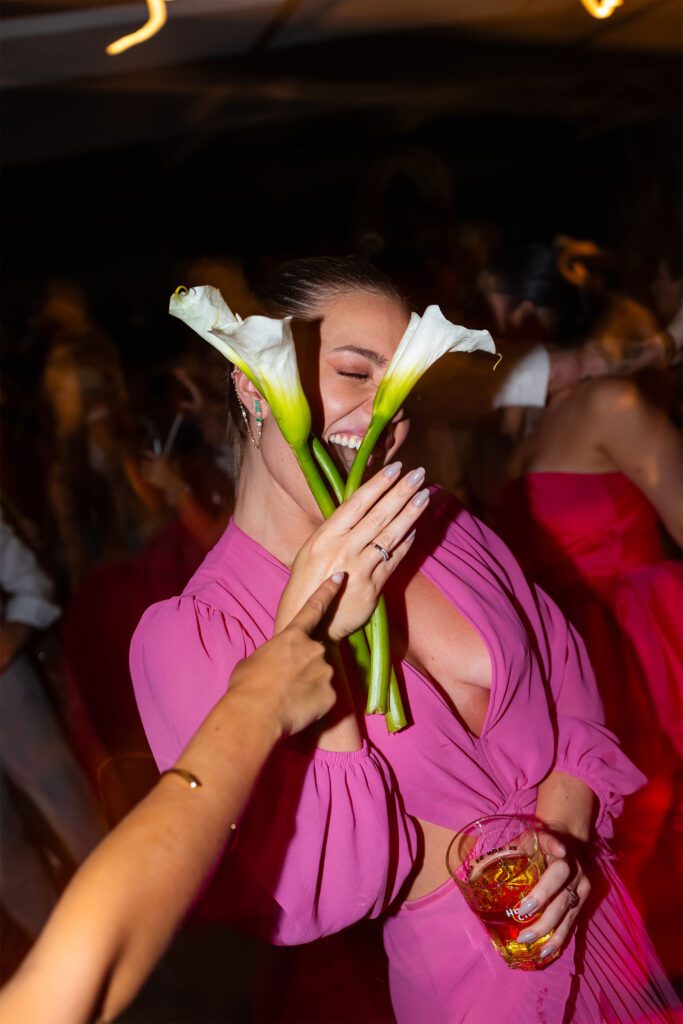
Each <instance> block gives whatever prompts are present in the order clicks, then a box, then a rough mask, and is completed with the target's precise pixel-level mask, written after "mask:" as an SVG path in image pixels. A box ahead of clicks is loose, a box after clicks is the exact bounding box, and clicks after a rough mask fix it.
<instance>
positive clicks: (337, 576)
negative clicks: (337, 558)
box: [330, 572, 344, 583]
mask: <svg viewBox="0 0 683 1024" xmlns="http://www.w3.org/2000/svg"><path fill="white" fill-rule="evenodd" d="M330 579H331V580H332V582H333V583H341V581H342V580H343V579H344V573H343V572H335V573H333V574H332V576H331V577H330Z"/></svg>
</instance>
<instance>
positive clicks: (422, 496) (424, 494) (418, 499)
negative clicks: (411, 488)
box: [413, 487, 429, 508]
mask: <svg viewBox="0 0 683 1024" xmlns="http://www.w3.org/2000/svg"><path fill="white" fill-rule="evenodd" d="M428 501H429V488H428V487H425V488H424V490H422V491H418V492H417V494H416V495H415V497H414V498H413V505H417V507H418V508H420V506H422V505H425V504H426V503H427V502H428Z"/></svg>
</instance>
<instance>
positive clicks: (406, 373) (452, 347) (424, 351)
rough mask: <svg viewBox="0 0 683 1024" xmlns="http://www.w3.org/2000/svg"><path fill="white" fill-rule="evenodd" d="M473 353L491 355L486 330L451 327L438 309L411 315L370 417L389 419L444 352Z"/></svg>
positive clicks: (429, 309) (491, 345)
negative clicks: (419, 314)
mask: <svg viewBox="0 0 683 1024" xmlns="http://www.w3.org/2000/svg"><path fill="white" fill-rule="evenodd" d="M477 350H479V351H482V352H493V353H495V351H496V346H495V344H494V341H493V338H492V337H491V335H490V334H489V332H488V331H474V330H471V329H470V328H469V327H459V326H458V325H457V324H452V323H451V322H450V321H449V320H447V319H446V317H445V316H444V315H443V313H442V312H441V310H440V308H439V307H438V306H427V309H426V310H425V312H424V315H423V316H422V317H420V316H418V315H417V313H413V314H411V317H410V323H409V324H408V327H407V328H406V330H405V332H404V334H403V337H402V338H401V340H400V342H399V344H398V348H397V349H396V351H395V352H394V355H393V357H392V359H391V362H390V363H389V366H388V368H387V371H386V373H385V374H384V377H383V378H382V380H381V382H380V385H379V387H378V389H377V394H376V395H375V402H374V406H373V414H374V413H377V414H379V415H380V416H381V417H382V418H384V417H386V418H387V419H390V418H391V417H392V416H393V415H394V414H395V413H396V412H397V411H398V410H399V409H400V408H401V406H402V405H403V402H404V401H405V399H406V398H407V396H408V395H409V394H410V391H411V390H412V388H413V387H414V386H415V384H416V383H417V382H418V380H419V379H420V377H421V376H422V375H423V374H424V373H425V372H426V371H427V370H428V369H429V368H430V366H432V365H433V364H434V363H435V362H436V361H437V360H438V359H440V358H441V357H442V356H443V355H445V354H446V353H447V352H475V351H477Z"/></svg>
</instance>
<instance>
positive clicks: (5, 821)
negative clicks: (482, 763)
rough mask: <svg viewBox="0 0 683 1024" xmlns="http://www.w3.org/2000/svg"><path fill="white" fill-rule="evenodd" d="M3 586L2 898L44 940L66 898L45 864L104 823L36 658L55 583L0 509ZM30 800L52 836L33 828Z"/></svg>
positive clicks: (70, 852) (88, 844)
mask: <svg viewBox="0 0 683 1024" xmlns="http://www.w3.org/2000/svg"><path fill="white" fill-rule="evenodd" d="M0 590H1V592H2V595H3V600H2V621H1V624H0V712H1V714H0V726H1V737H0V851H1V854H2V855H1V857H0V901H1V902H2V904H3V907H4V908H5V909H6V910H7V912H8V913H9V914H10V916H11V917H12V919H13V920H14V921H15V922H16V923H17V924H18V925H19V926H20V928H21V929H22V931H23V932H24V933H25V935H26V936H27V937H29V938H35V937H36V936H37V934H38V932H39V931H40V929H41V928H42V926H43V924H44V923H45V921H46V919H47V917H48V914H49V913H50V911H51V910H52V908H53V906H54V904H55V902H56V898H57V892H58V886H57V881H56V879H55V877H54V876H53V874H52V873H51V872H50V871H49V870H48V868H47V862H46V856H47V855H48V854H47V851H48V850H49V849H50V847H51V845H52V843H53V842H54V839H56V840H57V842H58V845H59V855H65V856H66V858H67V860H68V862H69V865H70V868H71V870H73V868H74V867H75V866H76V865H78V864H80V863H81V861H83V860H84V858H85V857H86V856H87V854H88V853H89V852H90V850H91V849H92V848H93V847H94V846H95V844H96V843H97V842H98V841H99V840H100V839H101V838H102V836H103V834H104V827H103V822H102V819H101V815H100V812H99V808H98V807H97V803H96V801H95V797H94V794H93V792H92V790H91V789H90V787H89V785H88V784H87V782H86V779H85V776H84V773H83V771H82V770H81V768H80V766H79V764H78V763H77V761H76V758H75V756H74V754H73V752H72V750H71V748H70V746H69V744H68V741H67V739H66V736H65V734H64V732H63V730H62V727H61V724H60V722H59V721H58V718H57V715H56V713H55V710H54V708H53V705H52V702H51V700H50V698H49V696H48V693H47V690H46V687H45V682H44V680H43V678H42V676H41V672H40V670H39V668H38V666H37V663H36V661H35V659H34V657H33V651H32V642H33V641H34V640H35V638H36V636H37V635H38V634H40V633H42V632H43V631H45V630H47V629H49V628H50V627H51V626H52V625H53V624H54V623H55V622H56V621H57V619H58V618H59V615H60V609H59V607H58V606H57V605H56V604H55V603H54V588H53V586H52V583H51V581H50V580H49V579H48V577H47V576H46V574H45V573H44V572H43V571H42V569H41V568H40V566H39V564H38V562H37V560H36V558H35V555H34V554H33V552H32V551H31V549H30V547H29V546H28V544H26V543H25V542H24V540H23V539H22V538H21V537H20V535H19V533H18V532H17V531H16V530H15V529H14V528H13V526H12V525H11V523H10V522H9V521H8V519H7V518H6V517H5V514H4V513H3V512H2V510H1V509H0ZM17 796H18V797H19V798H20V799H19V802H17ZM24 801H27V802H28V804H29V806H30V807H31V808H34V809H35V810H34V814H35V812H37V814H38V816H39V818H40V820H41V821H42V822H44V823H45V824H46V825H47V827H48V830H49V832H50V837H46V836H45V835H44V834H43V836H42V839H41V840H39V839H38V838H37V836H32V835H31V832H30V829H29V830H28V831H27V827H26V821H25V813H22V802H24ZM23 810H24V812H25V810H26V807H25V804H23ZM42 831H43V833H44V832H45V826H44V825H43V828H42ZM39 847H42V848H39Z"/></svg>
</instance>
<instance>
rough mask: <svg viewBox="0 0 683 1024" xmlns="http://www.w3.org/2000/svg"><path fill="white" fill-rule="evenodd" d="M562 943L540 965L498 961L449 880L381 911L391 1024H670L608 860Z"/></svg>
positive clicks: (666, 992) (629, 905)
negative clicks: (388, 912)
mask: <svg viewBox="0 0 683 1024" xmlns="http://www.w3.org/2000/svg"><path fill="white" fill-rule="evenodd" d="M591 878H592V882H593V890H592V892H591V897H590V900H589V904H588V905H586V906H585V907H584V908H583V911H582V915H581V918H580V924H579V926H578V927H577V930H576V934H575V936H574V937H573V938H572V940H571V942H570V944H569V945H568V946H567V947H566V949H565V950H564V951H563V953H562V956H560V957H559V958H558V959H557V960H556V961H555V962H554V963H552V964H550V965H549V966H548V967H546V968H545V969H544V970H540V971H528V972H525V971H518V970H512V969H511V968H509V967H507V966H506V964H505V963H504V961H503V959H502V958H501V957H500V955H499V954H498V953H497V952H496V950H495V949H494V948H493V946H492V944H491V941H490V939H489V938H488V936H487V935H486V933H485V931H484V930H483V927H482V925H481V924H480V923H479V921H478V920H477V919H476V917H475V916H474V914H473V913H472V911H471V910H470V909H469V907H468V906H467V904H466V903H465V900H464V898H463V897H462V895H461V893H460V892H459V890H458V889H457V887H456V886H455V884H454V883H453V882H452V881H448V882H446V883H444V885H442V886H441V887H440V888H439V889H437V890H436V891H435V892H433V893H430V894H429V895H428V896H424V897H422V898H421V899H418V900H411V901H408V902H406V903H404V904H403V905H402V906H401V907H400V909H399V910H398V911H397V912H396V913H395V914H394V915H392V916H390V917H389V918H388V920H387V921H386V924H385V927H384V944H385V948H386V951H387V955H388V958H389V982H390V987H391V998H392V1003H393V1007H394V1012H395V1014H396V1019H397V1021H398V1024H622V1022H623V1024H627V1022H628V1024H673V1022H680V1021H682V1020H683V1012H682V1011H681V1004H680V1002H679V1000H678V998H677V996H676V993H675V991H674V989H673V987H672V986H671V984H670V982H669V980H668V979H667V977H666V974H665V973H664V970H663V968H662V966H661V964H660V962H659V960H658V958H657V955H656V953H655V951H654V948H653V946H652V943H651V941H650V939H649V937H648V935H647V932H646V931H645V927H644V925H643V921H642V918H641V917H640V914H639V913H638V911H637V909H636V907H635V906H634V904H633V902H632V901H631V899H630V898H629V896H628V894H627V892H626V890H625V888H624V886H623V885H622V883H621V882H620V880H619V878H618V877H617V875H616V874H615V872H614V870H613V868H612V866H611V864H610V863H609V862H608V861H606V860H600V861H599V863H597V864H596V866H595V870H594V871H593V872H592V873H591Z"/></svg>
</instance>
